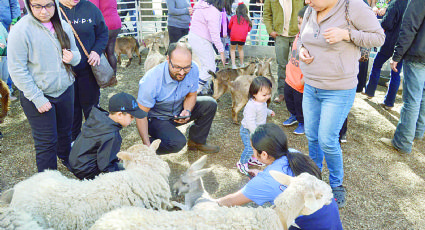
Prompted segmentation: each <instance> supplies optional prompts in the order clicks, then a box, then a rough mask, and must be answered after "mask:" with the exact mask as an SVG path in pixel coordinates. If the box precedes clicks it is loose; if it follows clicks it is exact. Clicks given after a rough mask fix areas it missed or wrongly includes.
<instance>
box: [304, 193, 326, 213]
mask: <svg viewBox="0 0 425 230" xmlns="http://www.w3.org/2000/svg"><path fill="white" fill-rule="evenodd" d="M320 201H321V200H320V199H319V200H318V199H316V196H315V195H314V193H313V192H308V193H306V194H304V202H305V207H307V208H308V209H310V211H311V213H309V214H307V215H310V214H312V213H314V212H316V211H317V210H319V209H321V208H322V207H323V205H324V204H323V203H322V202H320Z"/></svg>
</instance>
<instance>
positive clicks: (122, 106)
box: [109, 93, 148, 119]
mask: <svg viewBox="0 0 425 230" xmlns="http://www.w3.org/2000/svg"><path fill="white" fill-rule="evenodd" d="M109 112H126V113H129V114H131V115H132V116H133V117H135V118H139V119H141V118H145V117H146V116H147V115H148V113H146V112H145V111H143V110H141V109H140V108H139V106H138V105H137V101H136V98H134V97H133V96H131V95H130V94H128V93H118V94H115V95H114V96H112V97H111V98H110V99H109Z"/></svg>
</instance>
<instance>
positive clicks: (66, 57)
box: [62, 49, 74, 64]
mask: <svg viewBox="0 0 425 230" xmlns="http://www.w3.org/2000/svg"><path fill="white" fill-rule="evenodd" d="M72 57H74V54H72V52H71V51H70V50H67V49H62V61H63V62H65V63H66V64H69V63H70V62H71V60H72Z"/></svg>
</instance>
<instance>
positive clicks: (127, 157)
mask: <svg viewBox="0 0 425 230" xmlns="http://www.w3.org/2000/svg"><path fill="white" fill-rule="evenodd" d="M117 157H118V158H119V159H121V160H130V159H131V153H129V152H125V151H121V152H119V153H117Z"/></svg>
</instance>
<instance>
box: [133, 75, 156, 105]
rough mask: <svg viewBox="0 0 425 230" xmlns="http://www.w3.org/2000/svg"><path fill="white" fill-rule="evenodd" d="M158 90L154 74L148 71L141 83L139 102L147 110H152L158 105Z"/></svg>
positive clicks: (138, 95)
mask: <svg viewBox="0 0 425 230" xmlns="http://www.w3.org/2000/svg"><path fill="white" fill-rule="evenodd" d="M151 70H152V69H151ZM156 89H157V85H156V80H155V79H154V76H153V72H152V71H148V72H147V73H146V74H145V76H144V77H143V78H142V79H140V81H139V92H138V94H137V102H138V103H140V104H141V105H143V106H145V107H147V108H152V107H153V106H154V105H155V103H156Z"/></svg>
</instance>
